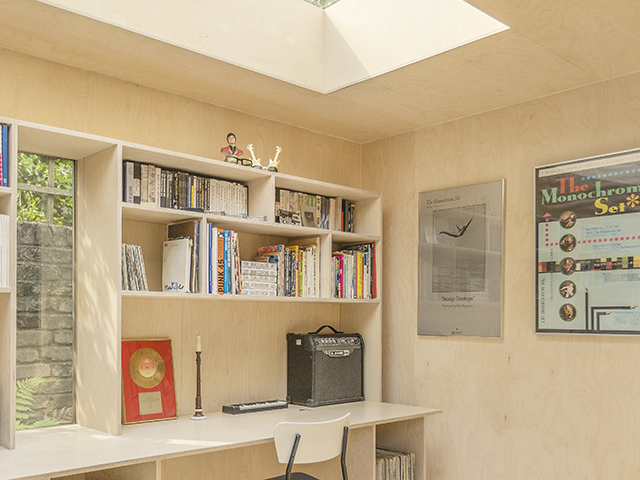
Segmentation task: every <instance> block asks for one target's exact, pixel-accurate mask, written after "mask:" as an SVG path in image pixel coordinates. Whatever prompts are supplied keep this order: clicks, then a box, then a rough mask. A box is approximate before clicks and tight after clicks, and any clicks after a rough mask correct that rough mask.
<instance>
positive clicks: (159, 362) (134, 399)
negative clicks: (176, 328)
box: [122, 339, 177, 424]
mask: <svg viewBox="0 0 640 480" xmlns="http://www.w3.org/2000/svg"><path fill="white" fill-rule="evenodd" d="M176 417H177V408H176V396H175V387H174V379H173V360H172V357H171V340H170V339H159V340H137V339H136V340H123V341H122V422H123V423H125V424H126V423H138V422H149V421H153V420H164V419H168V418H176Z"/></svg>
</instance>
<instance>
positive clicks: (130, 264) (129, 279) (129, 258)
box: [121, 243, 149, 292]
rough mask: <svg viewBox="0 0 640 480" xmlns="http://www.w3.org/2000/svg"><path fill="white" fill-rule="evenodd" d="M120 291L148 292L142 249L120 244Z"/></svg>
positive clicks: (136, 246)
mask: <svg viewBox="0 0 640 480" xmlns="http://www.w3.org/2000/svg"><path fill="white" fill-rule="evenodd" d="M121 267H122V290H135V291H145V292H146V291H148V290H149V286H148V284H147V273H146V270H145V268H144V259H143V257H142V248H141V247H140V246H138V245H126V244H124V243H123V244H122V263H121Z"/></svg>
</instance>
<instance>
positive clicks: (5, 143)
mask: <svg viewBox="0 0 640 480" xmlns="http://www.w3.org/2000/svg"><path fill="white" fill-rule="evenodd" d="M2 186H3V187H8V186H9V125H6V124H2Z"/></svg>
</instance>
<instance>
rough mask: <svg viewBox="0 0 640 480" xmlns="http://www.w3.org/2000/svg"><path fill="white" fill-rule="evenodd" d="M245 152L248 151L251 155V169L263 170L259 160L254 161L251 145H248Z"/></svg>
mask: <svg viewBox="0 0 640 480" xmlns="http://www.w3.org/2000/svg"><path fill="white" fill-rule="evenodd" d="M247 150H249V153H250V154H251V160H252V166H253V168H259V169H260V170H264V167H263V166H262V164H261V163H260V159H259V158H257V159H256V156H255V154H254V153H253V143H250V144H249V145H247Z"/></svg>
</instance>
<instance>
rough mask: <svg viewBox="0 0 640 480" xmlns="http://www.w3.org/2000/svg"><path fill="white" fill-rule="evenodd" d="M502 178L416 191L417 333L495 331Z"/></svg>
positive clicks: (499, 320)
mask: <svg viewBox="0 0 640 480" xmlns="http://www.w3.org/2000/svg"><path fill="white" fill-rule="evenodd" d="M503 200H504V180H499V181H496V182H490V183H482V184H478V185H469V186H464V187H458V188H450V189H447V190H438V191H435V192H423V193H420V196H419V210H420V212H419V215H420V218H419V228H418V230H419V236H418V237H419V238H418V335H467V336H476V337H500V335H501V326H502V238H503V234H502V228H503V226H502V225H503V221H502V219H503Z"/></svg>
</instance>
